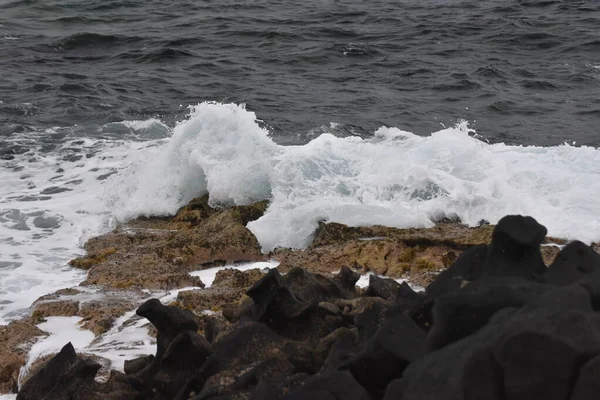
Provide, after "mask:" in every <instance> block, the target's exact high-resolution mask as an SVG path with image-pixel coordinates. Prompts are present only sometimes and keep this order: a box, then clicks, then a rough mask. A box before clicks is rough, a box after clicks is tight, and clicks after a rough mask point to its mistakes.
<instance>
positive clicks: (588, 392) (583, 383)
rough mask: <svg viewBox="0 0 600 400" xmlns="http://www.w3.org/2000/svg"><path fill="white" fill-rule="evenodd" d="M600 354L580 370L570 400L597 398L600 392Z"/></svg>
mask: <svg viewBox="0 0 600 400" xmlns="http://www.w3.org/2000/svg"><path fill="white" fill-rule="evenodd" d="M599 378H600V355H597V356H595V357H594V358H592V359H591V360H589V361H588V362H587V363H585V364H584V365H583V366H582V367H581V369H580V370H579V377H578V378H577V381H576V382H575V385H574V387H573V391H572V393H571V397H570V400H588V399H595V398H597V397H598V394H599V393H600V379H599Z"/></svg>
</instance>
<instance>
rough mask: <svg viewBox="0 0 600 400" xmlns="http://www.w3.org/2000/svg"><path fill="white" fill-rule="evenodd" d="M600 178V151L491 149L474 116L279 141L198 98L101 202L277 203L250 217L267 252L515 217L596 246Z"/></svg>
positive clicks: (129, 211) (131, 211)
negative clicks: (316, 241)
mask: <svg viewBox="0 0 600 400" xmlns="http://www.w3.org/2000/svg"><path fill="white" fill-rule="evenodd" d="M599 175H600V151H599V150H598V149H596V148H592V147H576V146H574V145H570V144H566V143H565V144H563V145H561V146H555V147H536V146H527V147H523V146H509V145H505V144H503V143H497V144H488V143H485V142H483V141H481V140H479V139H477V137H476V134H475V132H474V131H473V130H471V129H469V128H468V125H467V123H466V122H462V123H460V124H458V125H457V126H456V127H452V128H447V129H443V130H440V131H438V132H435V133H432V134H431V135H430V136H426V137H422V136H417V135H414V134H412V133H410V132H406V131H402V130H400V129H397V128H388V127H382V128H380V129H378V130H377V131H376V132H375V133H374V135H373V136H372V137H370V138H360V137H336V136H334V135H333V134H331V133H327V132H325V133H323V134H321V135H320V136H318V137H317V138H315V139H313V140H312V141H310V142H309V143H307V144H305V145H300V146H281V145H278V144H276V143H275V142H273V141H272V140H271V139H270V137H269V133H268V131H267V130H265V129H263V128H261V127H260V126H259V124H258V123H257V117H256V115H255V114H254V113H253V112H250V111H248V110H246V109H245V108H244V106H243V105H235V104H220V103H202V104H199V105H198V106H195V107H193V108H192V109H191V112H190V114H189V117H188V118H187V119H186V120H184V121H182V122H181V123H179V124H178V125H177V126H176V127H175V128H174V131H173V135H172V137H171V138H170V139H168V140H167V141H166V142H165V143H164V144H157V145H156V146H153V147H152V146H151V147H148V148H146V149H145V150H144V151H141V152H138V153H137V154H136V155H135V159H132V160H130V164H129V165H128V166H127V167H125V168H124V169H122V170H121V171H120V173H119V174H117V175H114V176H112V177H110V178H109V182H108V183H107V185H106V186H105V189H106V191H105V194H104V199H105V200H106V201H107V202H108V205H109V207H110V208H111V209H112V210H117V211H116V212H115V216H116V218H118V219H119V220H127V219H130V218H135V217H138V216H149V215H167V214H173V213H174V212H176V210H177V209H178V208H179V207H181V206H182V205H184V204H186V203H187V202H189V201H190V200H191V199H192V198H194V197H196V196H199V195H202V194H206V193H208V194H209V199H210V203H211V204H213V205H216V206H219V205H227V204H248V203H251V202H254V201H257V200H262V199H269V200H270V205H269V208H268V209H267V212H266V213H265V215H264V216H263V217H262V218H260V219H258V220H256V221H253V222H251V223H249V224H248V228H249V229H250V230H251V231H252V232H253V233H254V234H255V235H256V237H257V238H258V240H259V241H260V243H261V245H262V246H263V250H264V251H269V250H272V249H274V248H276V247H277V246H289V247H295V248H301V247H304V246H307V245H308V244H309V243H310V241H311V240H312V235H313V233H314V231H315V228H316V227H317V225H318V222H319V221H336V222H340V223H345V224H348V225H352V226H359V225H374V224H381V225H387V226H394V227H399V228H406V227H429V226H433V225H434V221H438V220H440V219H441V218H444V217H445V216H448V217H452V218H455V217H458V218H460V220H462V221H463V222H464V223H467V224H469V225H476V224H477V223H478V222H479V221H480V220H482V219H485V220H487V221H490V222H492V223H494V222H496V221H497V220H498V219H499V218H501V217H502V216H504V215H506V214H515V213H518V214H527V215H531V216H533V217H535V218H536V219H538V220H539V221H540V222H541V223H543V224H545V225H546V226H547V227H548V229H549V231H550V234H552V235H556V236H561V237H565V238H573V237H577V238H579V239H581V240H586V241H588V242H590V241H594V240H598V239H600V220H599V219H598V215H600V203H599V202H598V201H597V200H596V195H597V193H598V192H599V191H600V179H598V178H599Z"/></svg>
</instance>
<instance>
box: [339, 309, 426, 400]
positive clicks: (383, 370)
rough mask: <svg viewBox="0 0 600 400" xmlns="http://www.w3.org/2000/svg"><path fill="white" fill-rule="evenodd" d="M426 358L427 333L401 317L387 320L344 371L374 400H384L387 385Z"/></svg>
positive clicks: (407, 318)
mask: <svg viewBox="0 0 600 400" xmlns="http://www.w3.org/2000/svg"><path fill="white" fill-rule="evenodd" d="M424 354H425V333H424V332H423V331H422V330H421V329H420V328H419V327H418V326H417V325H416V324H415V323H414V322H413V321H412V320H411V319H410V318H409V317H407V316H405V315H398V316H395V317H392V318H390V319H388V320H387V321H386V322H385V323H384V324H383V325H382V327H381V328H380V329H379V330H378V331H377V333H375V335H374V336H373V337H372V338H371V339H370V340H369V341H367V342H366V343H365V345H364V347H363V348H362V350H360V351H359V352H358V353H357V354H356V355H355V356H353V357H352V358H351V359H350V361H349V362H348V363H347V364H346V365H345V366H344V367H345V368H348V369H349V370H350V371H351V372H352V375H353V376H354V378H355V379H356V381H357V382H358V383H359V384H360V385H361V386H363V387H364V388H365V389H367V391H368V392H369V393H370V395H371V396H372V397H373V398H376V399H381V398H383V396H384V394H385V390H386V387H387V385H388V383H389V382H390V381H392V380H394V379H397V378H400V377H401V376H402V372H403V371H404V369H405V368H406V366H407V365H408V364H410V363H411V362H412V361H414V360H416V359H418V358H419V357H421V356H423V355H424Z"/></svg>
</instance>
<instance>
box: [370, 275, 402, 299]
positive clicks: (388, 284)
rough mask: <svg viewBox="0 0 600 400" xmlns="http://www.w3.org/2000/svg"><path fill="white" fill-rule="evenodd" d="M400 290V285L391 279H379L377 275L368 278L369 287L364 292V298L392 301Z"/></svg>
mask: <svg viewBox="0 0 600 400" xmlns="http://www.w3.org/2000/svg"><path fill="white" fill-rule="evenodd" d="M398 290H400V284H399V283H398V282H396V281H395V280H393V279H388V278H381V277H379V276H377V275H370V276H369V286H368V287H367V290H366V291H365V293H364V295H365V296H370V297H381V298H383V299H386V300H394V299H395V298H396V295H397V292H398Z"/></svg>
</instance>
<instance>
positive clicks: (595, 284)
mask: <svg viewBox="0 0 600 400" xmlns="http://www.w3.org/2000/svg"><path fill="white" fill-rule="evenodd" d="M577 285H579V286H581V287H582V288H583V289H585V290H586V292H587V293H588V295H589V296H590V300H591V303H592V308H593V309H594V310H596V311H600V271H596V272H593V273H591V274H588V275H585V276H584V277H583V278H582V279H581V280H580V281H579V282H577Z"/></svg>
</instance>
